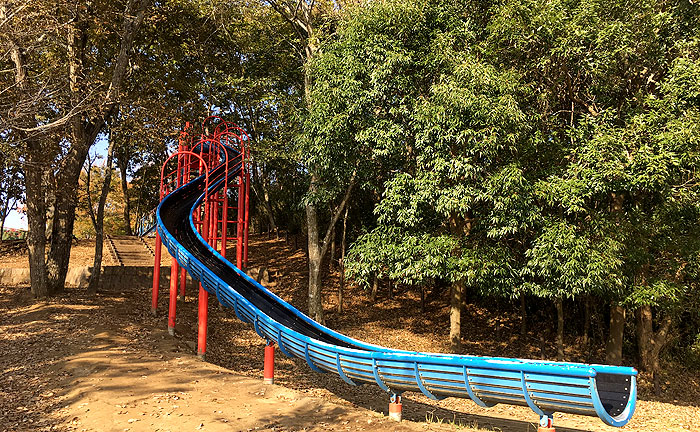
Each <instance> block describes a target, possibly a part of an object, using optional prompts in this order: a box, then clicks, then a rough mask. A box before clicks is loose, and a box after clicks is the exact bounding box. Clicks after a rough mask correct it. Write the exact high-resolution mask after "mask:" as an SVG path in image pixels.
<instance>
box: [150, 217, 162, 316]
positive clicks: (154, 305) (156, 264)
mask: <svg viewBox="0 0 700 432" xmlns="http://www.w3.org/2000/svg"><path fill="white" fill-rule="evenodd" d="M162 244H163V243H162V242H161V241H160V234H158V231H156V257H155V259H154V261H153V291H152V292H151V313H152V314H153V315H155V314H156V309H158V290H159V288H160V254H161V247H162Z"/></svg>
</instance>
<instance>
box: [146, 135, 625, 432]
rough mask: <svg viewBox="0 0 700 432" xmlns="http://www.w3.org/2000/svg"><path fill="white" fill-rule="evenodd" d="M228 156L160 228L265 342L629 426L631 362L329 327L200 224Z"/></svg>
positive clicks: (454, 391)
mask: <svg viewBox="0 0 700 432" xmlns="http://www.w3.org/2000/svg"><path fill="white" fill-rule="evenodd" d="M225 148H226V150H227V152H228V160H229V161H238V162H237V163H231V164H230V166H228V167H226V166H225V164H222V165H220V166H218V167H216V168H214V169H213V170H212V171H211V172H210V173H209V185H210V187H209V190H207V191H205V190H204V188H205V179H204V176H202V177H199V178H196V179H194V180H192V181H190V182H189V183H186V184H185V185H183V186H181V187H179V188H178V189H176V190H175V191H173V192H171V193H170V194H168V195H167V196H166V197H165V198H164V199H163V201H162V202H161V203H160V205H159V206H158V208H157V211H156V218H157V229H158V232H159V233H160V236H161V238H162V240H163V243H164V244H165V246H166V247H167V249H168V251H169V252H170V254H171V255H172V256H173V257H175V258H176V259H177V261H178V263H179V264H180V265H181V266H182V267H183V268H185V269H186V270H187V271H188V272H189V273H190V275H191V276H192V277H193V278H194V279H196V280H199V281H200V282H201V283H202V286H203V287H204V289H206V290H207V291H208V292H209V293H211V294H215V295H216V296H217V298H218V300H219V302H221V304H223V305H224V306H226V307H230V308H232V309H233V311H234V312H235V314H236V316H238V318H239V319H241V320H242V321H245V322H249V323H251V324H253V326H254V328H255V330H256V332H257V333H258V334H259V335H260V336H261V337H263V338H265V339H267V341H268V342H274V343H276V344H277V345H278V346H279V347H280V349H281V350H282V352H283V353H284V354H286V355H288V356H294V357H298V358H300V359H302V360H304V361H306V362H307V363H308V365H309V367H310V368H311V369H312V370H314V371H319V372H331V373H335V374H337V375H339V376H340V377H341V378H342V379H343V380H344V381H346V382H348V383H349V384H351V385H357V384H363V383H372V384H376V385H378V386H379V387H381V388H382V389H383V390H385V391H387V392H389V393H390V394H393V395H400V394H401V393H403V392H405V391H415V392H422V393H423V394H425V395H426V396H428V397H430V398H432V399H438V398H444V397H448V396H454V397H463V398H470V399H472V400H473V401H474V402H476V403H477V404H479V405H481V406H492V405H495V404H497V403H505V404H512V405H523V406H528V407H530V408H531V409H532V410H533V411H534V412H535V413H537V414H538V415H539V416H540V417H541V418H551V414H552V413H553V412H566V413H574V414H582V415H590V416H597V417H599V418H600V419H601V420H602V421H603V422H605V423H606V424H608V425H611V426H623V425H625V424H626V423H627V422H628V421H629V420H630V418H631V417H632V415H633V413H634V409H635V406H636V400H637V397H636V396H637V393H636V391H637V390H636V389H637V387H636V375H637V371H636V370H635V369H634V368H630V367H621V366H608V365H589V364H582V363H564V362H547V361H540V360H524V359H512V358H498V357H479V356H467V355H449V354H437V353H420V352H414V351H404V350H396V349H391V348H385V347H381V346H378V345H372V344H368V343H365V342H362V341H358V340H355V339H352V338H349V337H347V336H345V335H343V334H340V333H338V332H336V331H334V330H331V329H329V328H327V327H325V326H323V325H321V324H319V323H317V322H315V321H313V320H312V319H311V318H309V317H307V316H306V315H304V314H303V313H302V312H300V311H299V310H298V309H296V308H295V307H293V306H292V305H290V304H289V303H287V302H285V301H284V300H282V299H281V298H279V297H278V296H277V295H275V294H274V293H272V292H271V291H269V290H268V289H266V288H265V287H263V286H262V285H261V284H259V283H257V282H256V281H255V280H253V279H252V278H250V277H249V276H248V275H246V274H245V273H244V272H243V271H242V270H241V269H239V268H237V267H236V266H234V265H233V264H232V263H230V262H229V261H228V260H226V259H225V258H224V257H223V256H221V255H220V254H219V253H218V252H217V251H216V250H214V249H213V248H212V247H211V246H210V245H208V244H207V242H206V241H205V240H204V238H203V237H202V236H201V235H200V234H199V233H198V232H197V229H196V228H195V224H194V220H193V213H194V211H195V209H196V208H197V207H198V206H199V205H200V204H201V203H202V202H203V201H204V200H205V195H209V194H213V193H214V192H216V191H217V190H219V189H220V188H222V187H223V185H224V181H223V180H224V176H225V175H226V173H228V176H229V178H234V177H236V176H238V175H239V174H240V170H241V166H242V162H241V155H240V153H239V152H238V151H237V150H236V149H234V148H232V147H229V146H225Z"/></svg>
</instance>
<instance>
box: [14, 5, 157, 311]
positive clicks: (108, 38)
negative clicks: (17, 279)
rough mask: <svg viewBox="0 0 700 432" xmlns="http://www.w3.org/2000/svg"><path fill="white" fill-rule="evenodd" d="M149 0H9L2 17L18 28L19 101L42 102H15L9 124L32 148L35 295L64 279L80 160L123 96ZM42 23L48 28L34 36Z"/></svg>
mask: <svg viewBox="0 0 700 432" xmlns="http://www.w3.org/2000/svg"><path fill="white" fill-rule="evenodd" d="M149 4H150V1H149V0H127V1H126V2H124V3H109V4H107V3H93V2H88V3H71V2H60V3H58V4H55V3H51V2H33V3H32V4H31V5H29V6H28V5H24V6H20V5H15V4H8V2H3V4H2V9H3V17H2V18H3V21H2V22H3V24H4V25H6V26H7V27H6V28H9V29H12V30H11V31H8V32H6V33H4V38H3V43H4V44H6V45H8V46H9V48H10V49H9V51H10V58H11V61H12V63H13V66H14V68H13V69H14V71H15V83H16V85H15V88H16V91H15V92H14V96H15V99H14V100H13V102H12V103H13V106H14V107H30V106H31V107H33V108H26V109H25V110H17V109H15V110H13V111H12V112H13V113H14V115H13V116H12V117H11V118H9V119H8V121H7V122H6V123H5V124H3V130H5V131H7V133H10V134H11V136H12V137H13V138H14V139H15V140H16V141H17V142H18V143H20V144H22V145H24V152H25V155H26V156H25V171H26V173H27V175H26V190H27V200H28V213H27V214H28V219H29V225H30V231H33V233H30V235H29V237H28V243H29V248H30V267H32V268H33V270H32V272H31V274H32V287H33V292H34V294H35V295H36V296H39V297H41V296H45V295H47V294H51V293H55V292H60V291H61V290H62V289H63V285H64V282H65V277H66V273H67V270H68V260H69V256H70V247H71V240H72V232H73V224H74V221H75V207H76V204H77V201H76V198H77V195H76V194H77V183H78V178H79V175H80V170H81V167H82V165H83V163H84V162H85V159H86V157H87V154H88V151H89V148H90V147H91V146H92V144H93V143H94V142H95V139H96V138H97V136H98V135H99V134H100V133H101V132H102V130H103V129H104V127H105V125H106V124H107V123H108V122H109V121H110V119H111V118H112V117H113V116H114V114H115V113H116V110H117V108H118V106H119V102H120V97H121V91H122V87H123V83H124V81H125V79H126V76H127V73H128V71H129V67H128V66H129V58H130V55H131V52H132V48H133V43H134V38H135V35H136V32H137V31H138V28H139V27H140V25H141V23H142V21H143V19H144V17H145V12H146V9H147V7H148V5H149ZM115 13H116V14H117V15H118V16H121V18H122V21H121V25H120V26H119V30H114V31H110V30H109V29H110V28H112V27H111V26H109V25H104V23H105V22H111V20H113V16H114V15H113V14H115ZM35 32H40V33H41V34H42V36H41V37H40V38H38V39H34V38H33V37H32V35H33V34H35ZM37 40H38V41H39V42H37ZM115 47H116V49H115ZM44 65H49V66H48V67H44ZM45 197H49V199H50V202H45V201H44V199H45ZM45 207H48V208H51V209H52V213H53V216H52V219H51V224H50V228H49V229H50V231H49V232H45V231H44V230H45V228H43V227H45V226H46V211H45ZM47 237H49V238H50V240H49V244H48V251H47V253H46V256H45V257H44V252H43V250H44V242H45V241H46V238H47Z"/></svg>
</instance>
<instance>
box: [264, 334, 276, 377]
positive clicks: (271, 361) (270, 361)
mask: <svg viewBox="0 0 700 432" xmlns="http://www.w3.org/2000/svg"><path fill="white" fill-rule="evenodd" d="M263 383H264V384H274V383H275V344H274V342H269V343H268V344H267V345H265V367H264V371H263Z"/></svg>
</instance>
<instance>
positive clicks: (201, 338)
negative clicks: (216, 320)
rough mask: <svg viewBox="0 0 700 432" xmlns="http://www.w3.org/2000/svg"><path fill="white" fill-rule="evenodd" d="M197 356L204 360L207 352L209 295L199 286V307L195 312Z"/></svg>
mask: <svg viewBox="0 0 700 432" xmlns="http://www.w3.org/2000/svg"><path fill="white" fill-rule="evenodd" d="M197 315H198V321H199V322H198V326H197V355H198V356H199V358H201V359H202V360H204V356H205V354H206V352H207V319H208V316H209V293H208V292H207V291H206V290H205V289H204V288H202V284H199V306H198V310H197Z"/></svg>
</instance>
